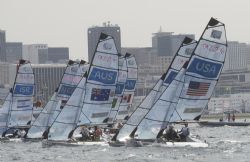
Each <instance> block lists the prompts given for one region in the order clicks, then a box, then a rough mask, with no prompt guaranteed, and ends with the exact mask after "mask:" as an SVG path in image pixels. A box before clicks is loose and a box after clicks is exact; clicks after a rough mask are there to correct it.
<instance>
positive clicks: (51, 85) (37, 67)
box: [32, 64, 66, 103]
mask: <svg viewBox="0 0 250 162" xmlns="http://www.w3.org/2000/svg"><path fill="white" fill-rule="evenodd" d="M32 68H33V72H34V74H35V84H36V88H35V98H36V100H41V101H43V103H47V102H48V100H49V99H50V98H51V96H52V95H53V93H54V91H55V90H56V88H57V87H58V85H59V83H60V81H61V78H62V75H63V73H64V70H65V68H66V64H32Z"/></svg>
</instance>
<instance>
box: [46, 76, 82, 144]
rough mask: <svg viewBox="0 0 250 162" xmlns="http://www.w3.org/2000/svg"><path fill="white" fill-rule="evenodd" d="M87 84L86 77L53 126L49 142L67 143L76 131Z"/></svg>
mask: <svg viewBox="0 0 250 162" xmlns="http://www.w3.org/2000/svg"><path fill="white" fill-rule="evenodd" d="M85 83H86V76H85V77H83V78H82V80H81V81H80V83H79V84H78V85H77V87H76V89H75V90H74V92H73V94H72V95H71V97H70V98H69V100H68V102H67V103H66V104H65V106H64V107H63V108H62V111H61V112H60V114H59V115H58V117H57V118H56V120H55V122H54V123H53V124H52V126H51V128H50V130H49V135H48V139H49V140H64V141H67V140H68V136H69V134H70V132H71V131H73V130H74V129H75V127H76V125H77V122H78V119H79V115H80V112H81V107H82V104H83V99H84V96H85Z"/></svg>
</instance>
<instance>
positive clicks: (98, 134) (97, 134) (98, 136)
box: [94, 126, 102, 141]
mask: <svg viewBox="0 0 250 162" xmlns="http://www.w3.org/2000/svg"><path fill="white" fill-rule="evenodd" d="M94 128H95V132H94V139H95V140H96V141H99V140H100V139H101V136H102V130H101V129H100V128H99V127H97V126H95V127H94Z"/></svg>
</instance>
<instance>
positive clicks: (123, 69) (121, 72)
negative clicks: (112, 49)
mask: <svg viewBox="0 0 250 162" xmlns="http://www.w3.org/2000/svg"><path fill="white" fill-rule="evenodd" d="M127 78H128V68H127V63H126V59H125V57H124V56H119V69H118V79H117V83H116V89H115V97H114V98H113V101H112V106H111V111H110V114H109V119H108V123H113V122H115V117H116V114H117V113H118V110H119V106H120V103H121V100H122V96H123V93H124V88H125V83H126V81H127Z"/></svg>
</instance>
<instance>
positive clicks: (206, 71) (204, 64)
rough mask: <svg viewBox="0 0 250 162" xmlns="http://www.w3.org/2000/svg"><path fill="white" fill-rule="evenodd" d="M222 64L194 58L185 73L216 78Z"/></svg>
mask: <svg viewBox="0 0 250 162" xmlns="http://www.w3.org/2000/svg"><path fill="white" fill-rule="evenodd" d="M221 67H222V64H219V63H215V62H211V61H207V60H202V59H199V58H195V59H194V60H193V61H192V62H191V64H190V66H189V67H188V69H187V72H191V73H197V74H199V75H201V76H203V77H207V78H212V79H213V78H217V77H218V74H219V72H220V70H221Z"/></svg>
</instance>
